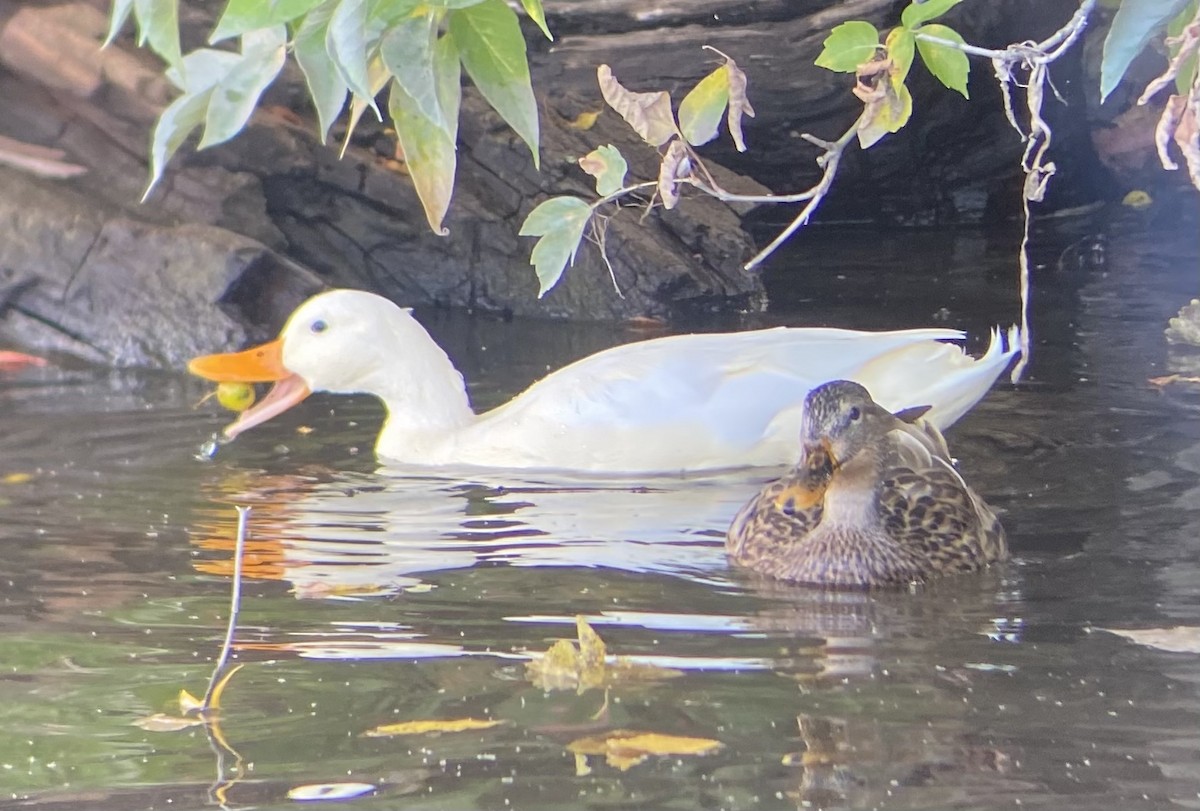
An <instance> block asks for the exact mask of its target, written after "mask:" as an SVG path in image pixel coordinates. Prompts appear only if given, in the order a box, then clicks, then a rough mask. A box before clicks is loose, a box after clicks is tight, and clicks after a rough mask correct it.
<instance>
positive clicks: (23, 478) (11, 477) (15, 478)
mask: <svg viewBox="0 0 1200 811" xmlns="http://www.w3.org/2000/svg"><path fill="white" fill-rule="evenodd" d="M30 481H33V474H32V473H9V474H7V475H5V477H4V478H3V479H0V482H4V483H5V484H25V483H26V482H30Z"/></svg>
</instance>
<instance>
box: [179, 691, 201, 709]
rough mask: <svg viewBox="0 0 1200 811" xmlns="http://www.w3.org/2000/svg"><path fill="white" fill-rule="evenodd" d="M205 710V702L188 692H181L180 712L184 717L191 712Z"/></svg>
mask: <svg viewBox="0 0 1200 811" xmlns="http://www.w3.org/2000/svg"><path fill="white" fill-rule="evenodd" d="M202 709H204V702H203V701H201V700H200V699H198V698H196V697H195V696H194V695H192V694H191V693H189V692H188V691H187V690H180V691H179V711H180V712H181V713H183V714H184V715H187V714H188V713H190V712H199V711H200V710H202Z"/></svg>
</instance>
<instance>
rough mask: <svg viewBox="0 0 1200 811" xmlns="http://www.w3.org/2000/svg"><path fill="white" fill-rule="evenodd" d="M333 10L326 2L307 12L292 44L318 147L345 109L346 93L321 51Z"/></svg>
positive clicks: (340, 77)
mask: <svg viewBox="0 0 1200 811" xmlns="http://www.w3.org/2000/svg"><path fill="white" fill-rule="evenodd" d="M335 7H336V2H326V3H323V4H322V5H320V6H317V7H316V8H314V9H313V10H312V11H310V12H308V14H306V15H305V17H304V22H302V23H301V24H300V28H299V29H298V30H297V31H296V36H295V39H294V41H293V44H292V47H293V51H294V53H295V55H296V62H297V63H299V65H300V70H302V71H304V78H305V80H306V81H307V82H308V92H309V94H310V95H311V96H312V100H313V105H314V106H315V107H316V108H317V119H318V121H319V122H320V124H319V125H320V128H321V142H322V143H324V142H325V139H326V138H328V137H329V128H330V127H332V126H333V122H334V121H336V120H337V117H338V116H339V115H341V112H342V108H343V107H345V106H346V94H347V93H348V92H349V91H350V88H349V86H347V84H346V82H345V80H344V79H342V75H341V74H340V73H338V70H337V65H335V64H334V62H333V59H331V58H330V56H329V52H328V51H327V50H326V49H325V39H326V37H327V36H328V34H329V20H330V18H332V17H333V10H334V8H335Z"/></svg>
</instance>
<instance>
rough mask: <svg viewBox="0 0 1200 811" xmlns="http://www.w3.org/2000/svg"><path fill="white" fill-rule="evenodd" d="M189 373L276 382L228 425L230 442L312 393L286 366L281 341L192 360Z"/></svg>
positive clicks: (218, 378) (220, 379)
mask: <svg viewBox="0 0 1200 811" xmlns="http://www.w3.org/2000/svg"><path fill="white" fill-rule="evenodd" d="M188 371H189V372H191V373H192V374H194V375H196V376H197V377H203V378H204V379H205V380H212V381H213V382H215V383H269V382H272V381H273V382H274V383H275V385H274V386H272V387H271V390H270V391H269V392H267V395H266V396H265V397H263V398H262V399H261V400H259V401H258V403H256V404H255V405H254V406H253V407H251V408H248V409H246V410H245V411H243V412H242V413H241V415H240V416H239V417H238V418H237V420H235V421H234V422H232V423H230V424H229V425H227V426H225V436H227V437H228V438H229V439H233V438H234V437H236V436H237V435H238V434H240V433H242V432H244V431H248V430H250V429H251V428H253V427H254V426H256V425H259V424H261V423H264V422H266V421H267V420H269V419H271V418H272V417H274V416H277V415H279V414H282V413H283V412H285V411H287V410H288V409H289V408H291V407H292V406H294V405H296V403H299V402H300V401H301V400H303V399H304V398H305V397H307V396H308V395H309V394H311V392H310V391H309V389H308V384H307V383H305V382H304V379H303V378H301V377H300V376H299V375H297V374H295V373H293V372H291V371H289V370H288V368H287V367H286V366H284V365H283V341H281V340H274V341H270V342H268V343H265V344H261V345H259V346H254V347H251V348H250V349H247V350H245V351H243V352H229V353H225V354H220V355H203V356H201V357H198V358H193V359H192V360H191V361H189V362H188Z"/></svg>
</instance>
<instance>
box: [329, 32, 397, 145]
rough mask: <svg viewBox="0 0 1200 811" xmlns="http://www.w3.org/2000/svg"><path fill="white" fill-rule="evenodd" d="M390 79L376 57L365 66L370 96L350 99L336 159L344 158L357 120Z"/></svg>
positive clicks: (389, 74) (381, 61)
mask: <svg viewBox="0 0 1200 811" xmlns="http://www.w3.org/2000/svg"><path fill="white" fill-rule="evenodd" d="M391 78H392V74H391V73H389V72H388V69H387V68H386V67H384V64H383V60H382V59H381V58H379V57H378V56H376V57H375V58H374V59H372V60H371V61H370V63H369V64H368V65H367V82H368V86H369V87H370V89H371V95H370V96H369V97H368V98H363V97H362V96H360V95H358V94H357V93H356V94H354V95H352V96H351V97H350V119H349V121H347V123H346V137H345V139H344V140H343V141H342V151H341V153H339V155H338V157H345V156H346V148H347V147H349V146H350V138H351V136H353V135H354V128H355V127H357V126H358V122H359V119H361V118H362V115H363V113H364V112H366V111H367V108H368V106H372V105H373V104H374V101H375V97H376V96H378V95H379V94H380V93H381V92H383V88H385V87H387V83H388V82H389V81H391Z"/></svg>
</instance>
